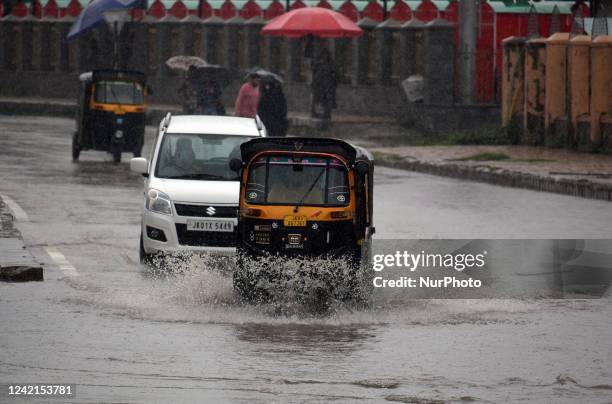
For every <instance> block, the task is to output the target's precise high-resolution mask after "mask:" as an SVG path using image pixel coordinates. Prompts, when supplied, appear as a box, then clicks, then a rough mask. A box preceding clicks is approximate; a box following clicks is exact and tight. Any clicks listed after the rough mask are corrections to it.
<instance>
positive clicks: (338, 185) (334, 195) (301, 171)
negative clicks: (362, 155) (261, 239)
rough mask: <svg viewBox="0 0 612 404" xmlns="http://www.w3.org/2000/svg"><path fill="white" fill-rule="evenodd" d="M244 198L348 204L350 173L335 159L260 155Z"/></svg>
mask: <svg viewBox="0 0 612 404" xmlns="http://www.w3.org/2000/svg"><path fill="white" fill-rule="evenodd" d="M245 197H246V202H247V203H250V204H263V205H311V206H345V205H347V204H348V203H349V187H348V172H347V169H346V166H345V165H344V164H343V163H342V162H341V161H340V160H338V159H334V158H321V157H316V156H315V157H300V158H299V160H297V159H295V158H292V157H290V156H268V157H261V158H258V159H256V160H255V161H254V162H252V163H251V165H250V168H249V176H248V181H247V186H246V192H245Z"/></svg>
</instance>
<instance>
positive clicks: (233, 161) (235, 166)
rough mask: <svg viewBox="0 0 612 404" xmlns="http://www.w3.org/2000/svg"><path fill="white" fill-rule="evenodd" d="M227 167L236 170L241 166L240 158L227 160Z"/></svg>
mask: <svg viewBox="0 0 612 404" xmlns="http://www.w3.org/2000/svg"><path fill="white" fill-rule="evenodd" d="M229 167H230V169H231V170H232V171H236V172H238V171H239V170H240V169H241V168H242V160H240V159H231V160H230V162H229Z"/></svg>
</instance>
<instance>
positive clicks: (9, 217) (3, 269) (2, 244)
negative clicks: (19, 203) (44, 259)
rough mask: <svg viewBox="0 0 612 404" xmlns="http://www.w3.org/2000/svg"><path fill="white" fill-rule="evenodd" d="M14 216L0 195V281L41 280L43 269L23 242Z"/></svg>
mask: <svg viewBox="0 0 612 404" xmlns="http://www.w3.org/2000/svg"><path fill="white" fill-rule="evenodd" d="M14 221H15V217H14V216H13V214H12V213H11V212H10V211H9V209H8V206H7V205H6V203H5V202H4V201H3V199H2V197H1V196H0V281H3V282H29V281H42V280H43V279H44V277H43V269H42V267H41V266H40V265H38V264H37V263H36V261H34V257H33V256H32V254H31V253H30V251H29V250H28V249H27V247H26V246H25V244H24V243H23V238H22V237H21V232H20V231H19V230H18V229H17V228H16V227H15V226H14Z"/></svg>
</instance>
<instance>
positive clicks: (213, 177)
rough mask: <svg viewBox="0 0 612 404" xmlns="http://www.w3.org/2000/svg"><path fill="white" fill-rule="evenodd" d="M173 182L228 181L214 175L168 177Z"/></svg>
mask: <svg viewBox="0 0 612 404" xmlns="http://www.w3.org/2000/svg"><path fill="white" fill-rule="evenodd" d="M166 178H168V179H171V180H227V178H225V177H223V176H221V175H214V174H183V175H173V176H169V177H166Z"/></svg>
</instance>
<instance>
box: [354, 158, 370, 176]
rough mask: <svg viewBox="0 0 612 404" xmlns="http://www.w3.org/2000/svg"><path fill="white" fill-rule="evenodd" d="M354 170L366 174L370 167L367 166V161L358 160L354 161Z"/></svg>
mask: <svg viewBox="0 0 612 404" xmlns="http://www.w3.org/2000/svg"><path fill="white" fill-rule="evenodd" d="M355 170H357V172H358V173H359V174H360V175H366V174H367V173H368V171H369V170H370V167H369V166H368V163H366V162H364V161H358V162H357V163H355Z"/></svg>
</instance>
